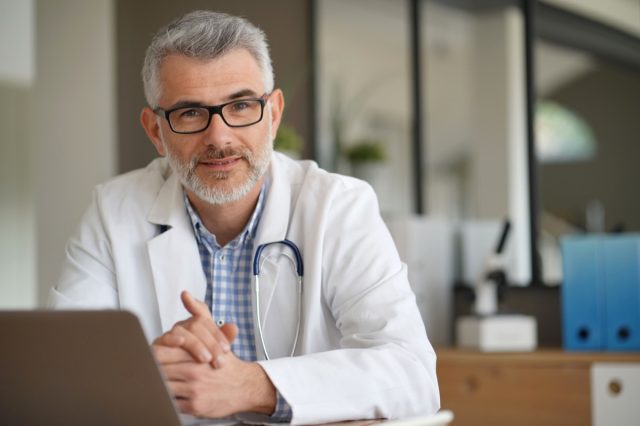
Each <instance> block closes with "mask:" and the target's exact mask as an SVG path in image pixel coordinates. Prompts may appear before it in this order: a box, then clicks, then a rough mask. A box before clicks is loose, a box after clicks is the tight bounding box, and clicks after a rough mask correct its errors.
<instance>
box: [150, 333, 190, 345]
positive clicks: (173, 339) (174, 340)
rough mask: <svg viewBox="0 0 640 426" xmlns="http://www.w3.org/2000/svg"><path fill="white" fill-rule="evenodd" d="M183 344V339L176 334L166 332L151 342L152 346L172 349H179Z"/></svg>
mask: <svg viewBox="0 0 640 426" xmlns="http://www.w3.org/2000/svg"><path fill="white" fill-rule="evenodd" d="M183 344H184V338H183V337H182V336H180V335H178V334H175V333H171V331H168V332H167V333H165V334H163V335H162V336H160V337H158V338H157V339H156V340H154V341H153V345H159V346H169V347H173V348H179V347H180V346H182V345H183Z"/></svg>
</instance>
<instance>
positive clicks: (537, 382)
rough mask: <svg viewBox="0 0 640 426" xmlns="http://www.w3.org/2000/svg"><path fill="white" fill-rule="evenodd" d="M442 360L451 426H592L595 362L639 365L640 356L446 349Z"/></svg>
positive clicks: (441, 375)
mask: <svg viewBox="0 0 640 426" xmlns="http://www.w3.org/2000/svg"><path fill="white" fill-rule="evenodd" d="M436 353H437V355H438V364H437V371H438V382H439V384H440V398H441V405H442V408H443V409H448V410H452V411H453V413H454V415H455V417H454V420H453V422H452V425H453V426H463V425H492V426H499V425H545V426H547V425H562V426H570V425H581V426H582V425H590V424H591V383H590V368H591V364H593V363H594V362H640V353H633V354H621V353H607V352H599V353H575V352H565V351H563V350H561V349H547V350H538V351H535V352H530V353H513V354H509V353H492V354H487V353H482V352H477V351H468V350H458V349H445V348H440V349H437V350H436Z"/></svg>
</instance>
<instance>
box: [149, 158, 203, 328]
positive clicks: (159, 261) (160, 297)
mask: <svg viewBox="0 0 640 426" xmlns="http://www.w3.org/2000/svg"><path fill="white" fill-rule="evenodd" d="M165 166H166V167H169V166H168V165H167V164H165ZM148 220H149V222H151V223H153V224H155V225H158V226H159V230H162V228H166V230H165V231H164V232H161V233H160V234H159V235H157V236H155V237H154V238H152V239H151V240H149V241H148V242H147V250H148V253H149V261H150V263H151V270H152V273H153V280H154V283H155V289H156V298H157V301H158V307H159V309H160V320H161V323H162V331H163V332H166V331H167V330H169V329H171V327H173V325H174V324H175V323H176V322H178V321H181V320H183V319H185V318H187V317H189V313H188V312H187V310H186V309H185V308H184V306H183V305H182V301H181V300H180V293H181V292H182V291H183V290H187V291H189V292H190V293H191V294H192V295H193V296H194V297H195V298H196V299H198V300H204V295H205V291H206V286H207V281H206V277H205V275H204V271H203V270H202V263H201V261H200V253H199V251H198V243H197V241H196V239H195V236H194V234H193V227H192V226H191V221H190V220H189V216H188V215H187V210H186V207H185V205H184V200H183V196H182V184H181V183H180V180H179V179H178V177H177V175H176V174H175V173H171V172H169V175H168V177H167V180H166V181H165V183H164V184H163V185H162V187H161V188H160V191H159V192H158V196H157V197H156V200H155V202H154V204H153V207H152V208H151V211H150V212H149V215H148Z"/></svg>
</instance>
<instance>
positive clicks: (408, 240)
mask: <svg viewBox="0 0 640 426" xmlns="http://www.w3.org/2000/svg"><path fill="white" fill-rule="evenodd" d="M198 8H208V9H215V10H220V11H226V12H229V13H233V14H239V15H242V16H245V17H247V18H248V19H249V20H251V21H252V22H254V23H255V24H256V25H258V26H259V27H261V28H262V29H264V31H265V32H266V33H267V36H268V38H269V41H270V45H271V51H272V56H273V62H274V66H275V73H276V83H277V85H278V86H279V87H281V88H283V90H284V91H285V96H286V100H287V107H286V113H285V118H284V126H283V127H284V128H283V132H281V134H280V135H279V138H278V141H277V148H278V149H280V150H284V151H286V152H287V153H288V154H289V155H292V156H296V157H298V158H305V159H313V160H315V161H317V162H318V163H319V164H320V165H321V166H322V167H324V168H327V169H329V170H331V171H337V172H340V173H345V174H352V175H354V176H357V177H360V178H362V179H365V180H367V181H369V182H370V183H371V184H372V185H373V187H374V188H375V189H376V191H377V193H378V197H379V199H380V208H381V211H382V213H383V215H384V217H385V219H386V220H387V222H388V224H389V226H390V228H391V229H392V232H393V234H394V238H396V242H397V244H398V246H399V249H400V251H401V254H402V255H403V257H404V258H405V261H407V262H408V263H410V264H411V265H410V266H412V270H413V271H414V272H415V273H414V278H413V285H414V287H415V290H416V293H419V294H421V295H424V296H425V297H424V299H425V300H426V299H429V297H427V295H426V293H428V292H430V291H431V292H434V294H435V293H437V292H440V293H439V294H441V295H440V296H439V297H440V298H445V300H446V301H447V303H446V304H445V306H446V307H447V308H446V309H447V312H443V313H442V315H445V317H443V316H442V315H440V316H438V318H445V320H446V321H447V322H445V323H444V325H440V326H438V327H437V329H438V330H441V329H443V328H444V329H446V331H445V332H443V336H442V339H444V341H447V339H449V338H450V329H451V326H450V321H449V317H448V316H447V315H451V314H452V313H451V312H450V311H451V310H454V311H455V310H460V309H462V310H464V306H463V305H464V296H459V298H460V299H461V300H462V301H461V302H460V303H461V304H462V305H460V304H458V305H460V306H462V307H460V306H458V305H456V301H455V300H457V299H456V292H457V290H456V289H458V290H459V289H460V288H464V287H465V286H466V285H469V284H472V282H473V281H474V280H475V279H476V277H477V275H478V273H479V271H480V270H481V269H482V265H483V261H484V258H485V257H486V255H487V252H488V251H490V250H491V248H492V247H493V245H494V244H495V241H496V239H497V237H498V233H499V229H500V226H501V224H502V222H503V220H504V219H509V220H510V222H511V224H512V232H511V233H510V236H509V240H508V244H507V248H506V254H505V256H506V258H507V260H508V261H507V262H506V265H507V266H506V269H507V273H508V274H507V275H508V278H509V283H510V284H512V285H514V286H517V287H520V288H522V289H524V288H529V287H533V288H536V289H537V288H553V287H557V286H558V285H559V284H560V283H561V282H562V267H561V265H562V262H561V255H560V250H559V245H558V241H559V239H560V238H561V237H562V236H563V235H567V234H572V233H584V232H607V231H638V230H640V199H639V198H638V197H637V196H634V194H635V191H634V190H633V188H634V184H635V182H638V181H639V179H638V178H639V177H640V176H639V175H640V171H639V170H640V168H638V167H637V166H636V162H637V159H638V158H640V155H639V154H640V144H638V143H636V142H637V139H638V135H639V134H640V129H639V128H638V126H640V122H639V120H637V116H638V111H640V73H639V71H638V70H639V67H640V53H639V52H640V49H638V46H640V2H638V1H636V0H606V1H605V0H590V1H572V0H548V1H537V2H528V1H507V0H503V1H501V0H478V1H471V0H450V1H445V0H420V1H415V0H411V1H401V0H313V1H312V0H306V1H298V0H273V1H270V2H262V1H249V0H246V1H240V2H233V3H232V2H225V1H196V0H189V1H183V2H168V1H150V0H149V1H147V0H142V1H137V2H127V1H118V0H102V1H98V0H95V1H80V0H56V1H38V0H20V1H18V0H0V11H1V13H0V36H1V37H0V58H1V62H0V128H2V129H3V131H2V133H1V135H2V136H1V144H0V154H1V155H0V162H1V164H0V173H1V180H0V200H1V211H0V231H1V232H0V235H1V236H2V238H1V239H0V271H2V273H1V276H2V279H1V280H0V308H33V307H37V306H43V304H44V303H45V300H46V295H47V290H48V288H49V287H50V286H51V285H52V284H54V283H55V282H56V279H57V275H58V272H59V268H60V263H61V259H62V257H63V251H64V245H65V242H66V240H67V238H68V236H69V235H70V234H71V232H72V231H73V229H74V228H75V226H76V225H77V223H78V221H79V219H80V217H81V215H82V212H83V211H84V209H85V208H86V206H87V205H88V202H89V200H90V195H91V191H92V188H93V187H94V186H95V185H96V184H97V183H99V182H102V181H104V180H106V179H108V178H110V177H112V176H114V175H116V174H118V173H123V172H126V171H129V170H133V169H135V168H139V167H143V166H144V165H146V164H147V163H148V162H149V161H150V160H151V159H152V158H154V156H155V151H154V149H153V147H152V145H151V144H150V143H149V142H148V141H147V140H146V137H145V135H144V133H143V131H142V128H141V127H140V125H139V122H138V116H139V111H140V109H141V108H142V107H143V106H144V104H145V103H144V97H143V92H142V85H141V82H140V77H139V74H140V68H141V65H142V60H143V56H144V52H145V49H146V46H147V45H148V43H149V41H150V38H151V36H152V34H153V33H154V32H155V31H156V30H157V29H158V28H159V27H160V26H161V25H163V24H165V23H167V22H168V21H170V20H171V19H173V18H175V17H177V16H179V15H181V14H183V13H185V12H187V11H189V10H193V9H198ZM527 8H529V9H530V10H532V11H533V14H531V13H529V15H527V12H526V11H527ZM527 58H528V59H527ZM528 88H530V89H531V90H532V92H531V93H530V94H529V96H528V92H527V89H528ZM534 136H535V138H534ZM416 230H418V231H416ZM522 289H521V290H515V291H514V292H513V295H514V296H513V297H512V299H513V301H514V303H516V302H515V301H517V300H518V298H519V297H520V296H518V294H520V293H521V292H525V293H526V295H525V296H522V300H523V301H524V302H523V303H525V304H531V305H532V307H527V308H525V309H537V308H539V309H547V308H548V307H549V306H550V307H551V308H549V309H551V311H552V312H551V313H550V314H549V315H550V316H551V322H552V324H551V326H550V328H549V331H548V333H547V334H544V336H548V338H549V340H550V342H551V343H557V342H558V341H559V338H560V337H559V331H557V330H558V327H553V321H556V322H557V321H558V317H559V313H557V312H559V311H558V309H556V308H557V303H558V302H557V291H555V292H553V291H552V292H551V293H549V292H545V290H530V291H529V292H526V291H525V290H522ZM458 292H460V291H458ZM532 292H533V293H532ZM540 292H541V293H540ZM462 293H464V291H462ZM539 294H543V296H540V295H539ZM547 294H551V296H547ZM451 297H453V298H454V300H453V301H451ZM540 297H542V298H543V302H539V301H537V298H540ZM544 298H547V299H544ZM436 300H439V299H438V298H436ZM545 300H546V301H547V302H549V301H550V303H545V302H544V301H545ZM529 302H530V303H529ZM424 303H428V302H424ZM451 304H453V305H454V307H453V308H450V307H449V306H450V305H451ZM441 306H442V303H440V302H438V303H437V304H436V305H435V306H433V307H432V309H436V310H437V309H444V308H442V307H441ZM456 306H458V307H456ZM536 306H537V308H536ZM541 306H545V308H542V307H541ZM421 308H422V310H423V314H424V315H428V312H429V311H430V308H429V306H426V305H425V306H422V307H421ZM549 315H547V316H549ZM542 316H544V315H542ZM435 321H437V320H435ZM448 324H449V325H448ZM438 330H435V331H434V332H433V333H439V331H438ZM553 330H556V331H553ZM543 340H544V338H543Z"/></svg>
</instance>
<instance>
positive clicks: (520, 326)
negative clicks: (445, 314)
mask: <svg viewBox="0 0 640 426" xmlns="http://www.w3.org/2000/svg"><path fill="white" fill-rule="evenodd" d="M456 342H457V345H458V346H459V347H461V348H468V349H478V350H481V351H483V352H520V351H532V350H534V349H535V348H536V346H537V344H538V338H537V326H536V319H535V318H534V317H531V316H528V315H488V316H465V317H460V318H458V320H457V322H456Z"/></svg>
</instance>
